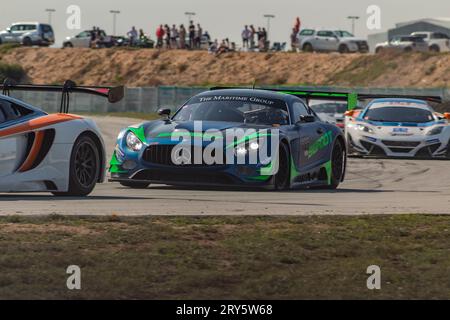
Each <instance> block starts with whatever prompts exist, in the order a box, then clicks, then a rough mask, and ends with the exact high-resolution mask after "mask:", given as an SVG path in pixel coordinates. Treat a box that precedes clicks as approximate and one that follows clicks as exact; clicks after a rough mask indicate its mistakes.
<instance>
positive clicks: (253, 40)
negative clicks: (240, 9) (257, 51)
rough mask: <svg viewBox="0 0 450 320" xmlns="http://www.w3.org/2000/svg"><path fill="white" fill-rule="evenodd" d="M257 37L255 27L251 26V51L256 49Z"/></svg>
mask: <svg viewBox="0 0 450 320" xmlns="http://www.w3.org/2000/svg"><path fill="white" fill-rule="evenodd" d="M255 35H256V30H255V27H254V26H253V25H251V26H250V48H251V49H253V48H255Z"/></svg>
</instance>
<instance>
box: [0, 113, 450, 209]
mask: <svg viewBox="0 0 450 320" xmlns="http://www.w3.org/2000/svg"><path fill="white" fill-rule="evenodd" d="M95 120H96V121H97V123H98V124H99V126H100V127H101V129H102V132H103V134H104V137H105V141H106V145H107V151H108V156H109V155H110V154H111V153H112V149H113V147H114V141H115V138H116V135H117V133H118V132H119V129H120V128H122V127H126V126H127V125H130V124H133V123H135V122H138V121H136V120H133V119H121V118H113V117H102V118H98V117H96V118H95ZM405 213H430V214H450V161H439V160H437V161H434V160H385V159H350V160H349V167H348V175H347V180H346V181H345V183H344V184H342V185H341V187H340V188H339V189H338V190H337V191H318V190H315V191H309V190H298V191H289V192H270V191H240V190H212V189H211V188H206V189H192V188H179V187H168V186H152V187H150V188H148V189H146V190H130V189H127V188H123V187H121V186H119V185H117V184H112V183H105V184H102V185H98V186H97V188H96V190H95V191H94V193H93V194H92V195H91V196H90V197H88V198H84V199H83V198H75V199H73V198H55V197H52V196H50V195H48V194H0V215H47V214H63V215H113V214H114V215H129V216H133V215H310V214H327V215H355V214H405Z"/></svg>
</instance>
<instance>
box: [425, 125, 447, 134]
mask: <svg viewBox="0 0 450 320" xmlns="http://www.w3.org/2000/svg"><path fill="white" fill-rule="evenodd" d="M442 130H444V127H436V128H433V129H432V130H430V131H428V132H427V136H435V135H437V134H441V133H442Z"/></svg>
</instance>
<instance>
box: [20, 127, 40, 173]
mask: <svg viewBox="0 0 450 320" xmlns="http://www.w3.org/2000/svg"><path fill="white" fill-rule="evenodd" d="M44 136H45V132H44V131H37V132H36V133H35V136H34V141H33V145H32V146H31V149H30V153H29V154H28V157H27V158H26V159H25V161H24V163H23V164H22V165H21V166H20V168H19V170H18V171H19V172H25V171H28V170H30V169H31V167H32V166H33V164H34V162H35V161H36V159H37V157H38V155H39V151H41V147H42V144H43V143H44Z"/></svg>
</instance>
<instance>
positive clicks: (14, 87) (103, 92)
mask: <svg viewBox="0 0 450 320" xmlns="http://www.w3.org/2000/svg"><path fill="white" fill-rule="evenodd" d="M0 90H2V92H3V94H4V95H9V94H10V91H45V92H62V98H61V107H60V112H61V113H67V112H69V104H70V93H87V94H92V95H96V96H100V97H104V98H108V101H109V102H110V103H116V102H119V101H121V100H122V99H123V97H124V95H125V88H124V87H123V86H119V87H99V86H78V85H76V83H75V82H73V81H71V80H67V81H65V82H64V85H62V86H61V85H38V84H16V83H14V82H13V81H12V80H10V79H5V81H4V82H3V84H1V85H0Z"/></svg>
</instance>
